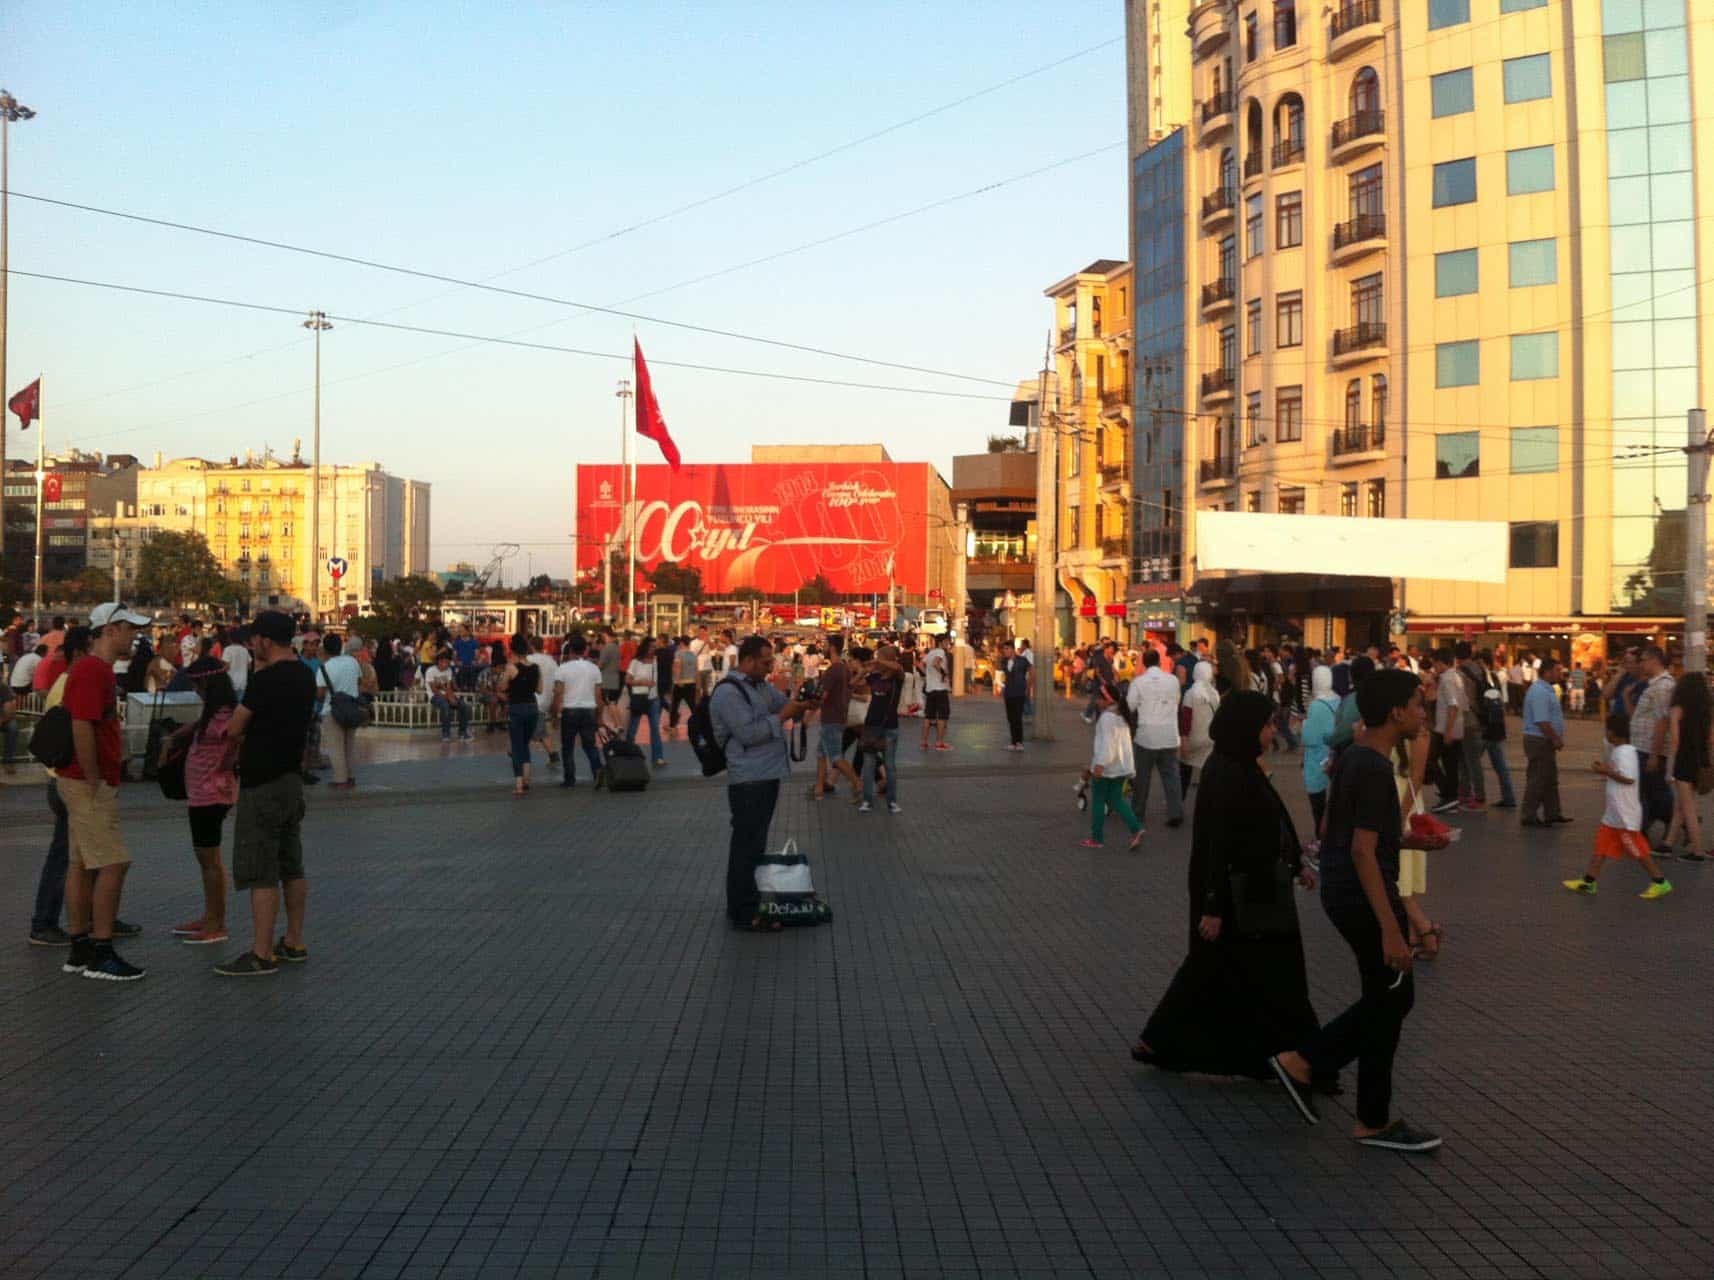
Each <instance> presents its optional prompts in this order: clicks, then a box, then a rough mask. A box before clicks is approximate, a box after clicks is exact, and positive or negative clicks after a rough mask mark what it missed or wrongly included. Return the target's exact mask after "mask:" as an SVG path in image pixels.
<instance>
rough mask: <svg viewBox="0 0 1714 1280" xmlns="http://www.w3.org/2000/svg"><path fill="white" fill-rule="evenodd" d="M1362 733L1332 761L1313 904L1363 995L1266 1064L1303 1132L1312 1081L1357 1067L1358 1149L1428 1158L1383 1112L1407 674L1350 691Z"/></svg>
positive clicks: (1415, 689) (1411, 1132)
mask: <svg viewBox="0 0 1714 1280" xmlns="http://www.w3.org/2000/svg"><path fill="white" fill-rule="evenodd" d="M1357 708H1358V710H1359V711H1360V712H1361V713H1362V717H1363V726H1364V728H1363V729H1362V731H1361V732H1360V733H1359V735H1358V738H1357V741H1356V742H1355V743H1354V744H1353V745H1352V746H1351V747H1349V748H1347V749H1346V750H1345V751H1344V753H1343V754H1342V755H1341V756H1340V758H1339V767H1338V771H1337V773H1336V774H1335V775H1334V778H1333V788H1332V792H1331V795H1330V797H1329V800H1328V808H1327V835H1326V838H1325V839H1324V840H1323V841H1322V844H1321V904H1322V906H1323V907H1324V908H1326V911H1327V916H1328V919H1330V920H1332V921H1333V925H1334V927H1335V928H1336V929H1338V930H1339V932H1340V934H1341V935H1342V936H1343V937H1344V939H1345V941H1346V943H1347V944H1348V945H1349V946H1350V948H1351V950H1352V952H1353V953H1354V954H1355V955H1356V957H1357V973H1358V976H1359V978H1360V979H1361V981H1362V991H1363V994H1362V995H1361V997H1360V998H1359V999H1358V1001H1357V1003H1356V1004H1354V1005H1352V1006H1351V1007H1350V1008H1349V1009H1347V1010H1346V1011H1345V1012H1344V1013H1342V1014H1340V1015H1339V1016H1338V1017H1337V1018H1335V1019H1333V1021H1332V1022H1329V1023H1328V1024H1327V1025H1326V1026H1325V1027H1323V1028H1321V1030H1320V1031H1318V1032H1316V1033H1315V1034H1314V1035H1312V1036H1311V1037H1310V1038H1309V1039H1308V1040H1307V1041H1306V1042H1305V1043H1304V1044H1302V1045H1300V1046H1299V1047H1298V1049H1297V1051H1296V1052H1290V1051H1288V1052H1285V1053H1281V1054H1279V1055H1278V1056H1277V1057H1275V1058H1272V1059H1270V1062H1271V1064H1272V1066H1273V1069H1274V1074H1276V1075H1277V1076H1278V1077H1279V1079H1280V1083H1281V1084H1283V1085H1284V1086H1285V1091H1286V1095H1287V1096H1288V1097H1289V1098H1290V1099H1291V1102H1292V1105H1293V1106H1295V1107H1296V1108H1297V1110H1298V1112H1299V1113H1300V1114H1301V1115H1302V1116H1303V1118H1304V1119H1305V1120H1307V1121H1308V1122H1309V1123H1310V1124H1314V1123H1315V1122H1316V1121H1317V1120H1318V1119H1319V1118H1320V1117H1319V1116H1318V1115H1317V1113H1316V1110H1315V1104H1314V1101H1313V1099H1312V1097H1311V1091H1310V1081H1311V1079H1312V1078H1315V1077H1320V1076H1331V1075H1334V1074H1336V1073H1337V1072H1338V1071H1340V1070H1341V1069H1342V1068H1343V1067H1345V1066H1346V1065H1347V1064H1348V1063H1349V1062H1350V1061H1351V1060H1352V1059H1353V1058H1355V1059H1357V1124H1356V1128H1355V1129H1354V1130H1353V1136H1354V1137H1355V1138H1356V1139H1357V1141H1358V1142H1360V1143H1362V1144H1363V1145H1364V1146H1370V1147H1382V1148H1385V1149H1386V1150H1389V1151H1432V1150H1434V1149H1435V1148H1436V1147H1438V1146H1439V1145H1440V1139H1439V1137H1437V1136H1436V1135H1434V1134H1431V1133H1424V1132H1422V1131H1420V1130H1417V1129H1413V1128H1412V1127H1411V1126H1410V1125H1408V1124H1406V1123H1405V1122H1404V1121H1403V1120H1393V1119H1391V1117H1390V1116H1389V1114H1388V1112H1389V1109H1390V1106H1391V1103H1392V1092H1393V1054H1394V1053H1395V1052H1396V1051H1397V1050H1398V1044H1399V1031H1400V1029H1401V1028H1402V1027H1403V1025H1404V1020H1405V1015H1406V1014H1408V1013H1409V1012H1410V1010H1411V1004H1412V1003H1413V1002H1414V1000H1415V986H1414V984H1413V981H1412V978H1411V972H1410V967H1411V950H1410V941H1409V933H1410V925H1409V921H1408V920H1407V918H1406V916H1405V909H1404V904H1403V903H1402V902H1401V901H1400V899H1399V890H1398V879H1399V839H1400V835H1401V825H1402V823H1401V815H1400V809H1399V793H1398V787H1397V783H1396V782H1395V780H1394V776H1393V766H1392V754H1393V749H1394V748H1395V747H1397V746H1398V744H1399V743H1400V742H1403V741H1407V740H1409V739H1411V738H1414V737H1416V736H1417V734H1419V733H1421V732H1422V727H1423V720H1424V713H1423V705H1422V686H1421V683H1420V681H1419V680H1418V678H1417V677H1416V676H1414V675H1412V674H1411V673H1410V672H1408V671H1398V670H1387V671H1377V672H1375V673H1374V674H1373V675H1371V676H1370V677H1369V678H1368V679H1367V680H1365V681H1363V683H1362V684H1360V685H1359V686H1358V687H1357Z"/></svg>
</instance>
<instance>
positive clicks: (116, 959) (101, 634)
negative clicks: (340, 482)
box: [59, 604, 149, 982]
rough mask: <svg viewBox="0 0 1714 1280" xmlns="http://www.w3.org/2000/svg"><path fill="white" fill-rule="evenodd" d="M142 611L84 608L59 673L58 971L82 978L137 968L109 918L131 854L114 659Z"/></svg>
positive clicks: (115, 977) (129, 977)
mask: <svg viewBox="0 0 1714 1280" xmlns="http://www.w3.org/2000/svg"><path fill="white" fill-rule="evenodd" d="M148 623H149V619H148V617H147V615H145V614H141V613H134V612H132V611H131V610H130V609H128V608H127V607H126V606H125V605H122V604H101V605H97V606H96V607H95V608H94V609H92V610H91V611H90V614H89V626H90V630H91V631H93V632H94V633H95V638H94V641H93V643H92V644H91V647H90V652H89V653H88V654H86V655H85V656H83V657H81V658H79V659H78V660H77V661H76V662H75V663H73V664H72V667H71V670H70V671H68V672H67V673H66V680H65V696H64V697H63V698H62V699H61V701H60V705H61V706H63V707H64V708H65V709H66V711H67V712H68V713H69V714H70V716H71V740H72V748H73V750H74V752H75V754H74V757H73V759H72V762H71V763H70V764H68V765H66V766H65V767H64V768H62V769H60V770H59V793H60V800H61V802H62V803H63V804H64V805H65V808H66V817H67V822H68V825H69V827H70V833H71V864H70V866H69V868H68V869H67V871H66V877H65V912H66V924H67V926H68V927H69V929H68V931H69V932H70V934H71V954H70V955H69V956H67V957H66V962H65V964H64V965H63V966H62V968H63V969H64V970H65V972H67V973H80V974H82V975H83V976H84V977H86V978H99V979H104V980H106V981H108V982H132V981H135V980H136V979H138V978H141V977H142V976H143V970H142V969H139V968H138V967H137V966H136V965H134V964H131V963H129V962H128V961H126V960H125V959H124V958H123V957H121V956H120V955H119V954H118V952H116V951H114V950H113V922H114V920H115V919H117V918H118V915H119V894H120V891H121V890H122V889H123V888H124V886H125V873H126V872H127V871H129V870H130V869H131V855H130V853H129V852H128V851H127V850H126V848H125V836H124V834H123V833H122V832H121V831H120V829H119V778H120V773H121V770H122V768H123V765H124V755H125V748H124V744H123V740H122V734H121V730H120V725H119V707H118V700H119V690H118V685H117V683H116V682H115V680H114V678H113V663H114V662H115V661H116V660H117V659H119V658H122V657H124V656H125V655H126V654H128V653H130V652H131V646H132V643H133V641H134V640H135V638H136V635H137V628H138V627H142V626H147V625H148Z"/></svg>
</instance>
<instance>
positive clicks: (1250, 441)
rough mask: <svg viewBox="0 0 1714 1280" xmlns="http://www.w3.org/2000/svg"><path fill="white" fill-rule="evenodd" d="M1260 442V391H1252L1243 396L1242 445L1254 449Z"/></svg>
mask: <svg viewBox="0 0 1714 1280" xmlns="http://www.w3.org/2000/svg"><path fill="white" fill-rule="evenodd" d="M1261 443H1262V393H1261V392H1260V391H1252V392H1250V393H1249V394H1248V395H1246V396H1245V397H1244V446H1245V447H1246V448H1249V449H1254V448H1255V447H1256V446H1257V445H1259V444H1261Z"/></svg>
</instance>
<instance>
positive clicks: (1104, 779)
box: [1080, 680, 1143, 853]
mask: <svg viewBox="0 0 1714 1280" xmlns="http://www.w3.org/2000/svg"><path fill="white" fill-rule="evenodd" d="M1095 697H1096V699H1097V700H1098V701H1099V702H1100V704H1101V718H1100V719H1099V720H1097V721H1096V722H1095V752H1094V755H1093V756H1092V757H1091V758H1090V761H1089V773H1090V776H1091V778H1092V779H1093V782H1094V791H1095V796H1094V801H1095V802H1094V804H1093V805H1092V806H1091V808H1090V810H1089V837H1088V839H1086V840H1083V841H1081V842H1080V843H1081V844H1082V846H1083V847H1084V848H1085V849H1099V848H1101V847H1102V841H1101V837H1102V833H1103V832H1104V831H1105V830H1106V827H1107V810H1108V809H1109V807H1110V808H1111V809H1112V810H1113V812H1114V813H1116V814H1118V815H1119V817H1120V819H1121V820H1122V821H1123V822H1124V824H1125V825H1126V826H1127V827H1128V828H1130V831H1131V843H1130V845H1129V846H1127V847H1128V848H1129V849H1130V851H1131V852H1132V853H1135V852H1136V851H1137V850H1138V849H1139V848H1140V847H1141V846H1142V843H1143V824H1142V823H1141V822H1140V821H1139V820H1138V818H1137V815H1136V814H1135V813H1134V812H1133V811H1132V809H1131V802H1130V801H1129V800H1127V799H1125V784H1126V782H1128V781H1129V780H1130V779H1131V778H1132V777H1133V776H1134V775H1135V774H1136V772H1137V770H1136V765H1135V756H1134V755H1133V754H1132V751H1131V735H1132V734H1134V733H1136V731H1137V723H1136V720H1135V719H1134V717H1135V716H1136V712H1134V711H1132V710H1131V709H1130V707H1129V706H1128V705H1126V702H1125V700H1124V698H1123V697H1121V696H1120V694H1119V691H1118V689H1117V688H1115V687H1114V686H1113V685H1111V684H1109V683H1108V682H1107V681H1105V680H1103V681H1102V682H1101V683H1100V684H1099V685H1098V686H1097V687H1096V691H1095Z"/></svg>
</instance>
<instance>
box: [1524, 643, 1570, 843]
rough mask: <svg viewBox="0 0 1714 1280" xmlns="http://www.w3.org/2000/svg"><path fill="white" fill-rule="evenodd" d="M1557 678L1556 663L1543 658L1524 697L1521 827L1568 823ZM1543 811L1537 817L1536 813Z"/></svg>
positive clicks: (1562, 719) (1563, 727)
mask: <svg viewBox="0 0 1714 1280" xmlns="http://www.w3.org/2000/svg"><path fill="white" fill-rule="evenodd" d="M1558 678H1559V663H1558V662H1557V661H1556V660H1555V659H1553V658H1543V659H1542V660H1541V669H1540V670H1539V671H1537V672H1536V677H1535V679H1534V680H1533V681H1531V682H1530V687H1529V692H1528V693H1526V694H1524V760H1525V762H1526V763H1527V765H1528V772H1527V773H1526V774H1525V776H1524V812H1523V825H1524V826H1526V827H1546V826H1551V825H1553V824H1555V823H1560V822H1570V821H1571V819H1570V818H1568V817H1566V816H1565V815H1564V814H1563V813H1561V812H1560V809H1559V759H1558V754H1559V752H1560V751H1561V750H1562V749H1563V748H1564V746H1565V710H1564V708H1562V707H1561V706H1560V705H1559V692H1558V690H1557V689H1555V688H1554V681H1555V680H1557V679H1558ZM1538 809H1539V810H1541V811H1542V816H1541V817H1540V818H1537V817H1536V811H1537V810H1538Z"/></svg>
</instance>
